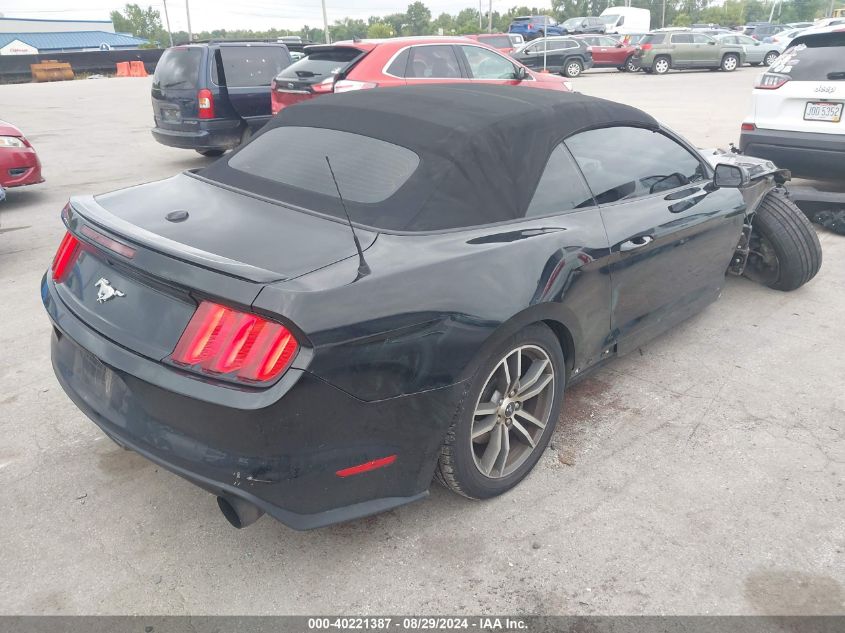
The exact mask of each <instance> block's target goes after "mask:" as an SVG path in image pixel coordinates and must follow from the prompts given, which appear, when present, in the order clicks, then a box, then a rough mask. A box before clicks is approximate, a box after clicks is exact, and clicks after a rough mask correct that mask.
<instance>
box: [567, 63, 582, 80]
mask: <svg viewBox="0 0 845 633" xmlns="http://www.w3.org/2000/svg"><path fill="white" fill-rule="evenodd" d="M580 74H581V64H579V63H578V62H571V63H570V64H568V65H567V66H566V76H567V77H577V76H578V75H580Z"/></svg>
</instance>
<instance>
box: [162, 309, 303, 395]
mask: <svg viewBox="0 0 845 633" xmlns="http://www.w3.org/2000/svg"><path fill="white" fill-rule="evenodd" d="M298 349H299V344H298V343H297V341H296V338H294V336H293V334H291V332H290V331H289V330H288V329H287V328H286V327H284V326H283V325H281V324H279V323H275V322H273V321H268V320H266V319H262V318H261V317H259V316H256V315H254V314H248V313H246V312H239V311H238V310H233V309H231V308H227V307H226V306H222V305H219V304H216V303H212V302H210V301H203V302H202V303H200V305H199V308H197V311H196V312H195V313H194V316H193V317H192V318H191V321H190V322H189V323H188V326H187V327H186V328H185V331H184V332H182V336H181V337H180V338H179V342H178V343H177V344H176V348H175V349H174V350H173V354H171V356H170V360H171V361H173V362H174V363H176V364H177V365H182V366H184V367H188V368H190V369H192V370H194V371H202V372H205V373H209V374H215V375H219V376H221V377H225V378H230V379H234V380H239V381H242V382H267V381H268V380H272V379H273V378H276V377H277V376H279V375H280V374H281V373H282V372H284V371H285V369H287V368H288V365H290V363H291V361H292V360H293V357H294V356H295V355H296V352H297V350H298Z"/></svg>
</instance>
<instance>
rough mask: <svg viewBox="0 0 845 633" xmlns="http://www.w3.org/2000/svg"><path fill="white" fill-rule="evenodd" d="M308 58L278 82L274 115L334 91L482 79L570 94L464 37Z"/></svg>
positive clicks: (320, 51) (353, 47)
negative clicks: (301, 102) (295, 104)
mask: <svg viewBox="0 0 845 633" xmlns="http://www.w3.org/2000/svg"><path fill="white" fill-rule="evenodd" d="M305 53H306V56H305V57H304V58H302V59H300V60H299V61H297V62H294V63H293V64H291V65H290V66H288V67H287V68H285V69H284V70H282V72H280V73H279V74H278V75H277V76H276V78H275V79H274V80H273V83H272V85H271V90H270V94H271V99H272V105H273V114H276V113H277V112H278V111H279V110H281V109H282V108H285V107H287V106H289V105H293V104H294V103H298V102H300V101H303V100H304V99H311V98H312V97H314V96H316V95H321V94H326V93H330V92H347V91H349V90H362V89H366V88H377V87H389V86H404V85H410V84H423V83H428V82H432V81H435V82H437V83H451V82H455V83H465V82H468V81H483V82H484V83H492V84H509V85H519V86H526V87H530V88H545V89H549V90H561V91H564V92H569V91H570V84H569V82H567V81H565V80H563V79H562V78H561V77H559V76H555V75H548V74H539V73H538V74H534V73H532V72H531V71H530V70H528V69H527V68H526V67H525V66H523V65H522V64H520V63H519V62H517V61H514V60H513V59H511V58H510V57H507V56H506V55H503V54H502V53H500V52H499V51H497V50H496V49H495V48H492V47H490V46H487V45H486V44H482V43H481V42H474V41H471V40H468V39H467V38H464V37H406V38H395V39H389V40H363V41H360V42H337V43H335V44H325V45H315V46H306V47H305Z"/></svg>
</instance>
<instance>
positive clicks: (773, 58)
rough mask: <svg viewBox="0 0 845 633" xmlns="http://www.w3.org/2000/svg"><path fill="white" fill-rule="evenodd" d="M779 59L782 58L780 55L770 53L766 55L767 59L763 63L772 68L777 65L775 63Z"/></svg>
mask: <svg viewBox="0 0 845 633" xmlns="http://www.w3.org/2000/svg"><path fill="white" fill-rule="evenodd" d="M778 57H780V55H778V54H777V53H775V52H774V51H772V52H771V53H769V54H768V55H766V59H764V60H763V63H764V64H765V65H766V66H771V65H772V64H774V63H775V61H777V58H778Z"/></svg>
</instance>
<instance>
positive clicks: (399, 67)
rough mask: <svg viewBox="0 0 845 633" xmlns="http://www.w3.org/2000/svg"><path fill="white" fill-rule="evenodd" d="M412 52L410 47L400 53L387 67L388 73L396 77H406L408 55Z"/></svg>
mask: <svg viewBox="0 0 845 633" xmlns="http://www.w3.org/2000/svg"><path fill="white" fill-rule="evenodd" d="M410 53H411V49H410V48H406V49H405V50H403V51H402V52H401V53H399V54H398V55H397V56H396V57H395V58H394V59H393V61H392V62H390V66H388V67H387V70H386V71H385V72H386V73H387V74H388V75H393V76H394V77H404V76H405V69H406V68H407V67H408V57H409V56H410Z"/></svg>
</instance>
